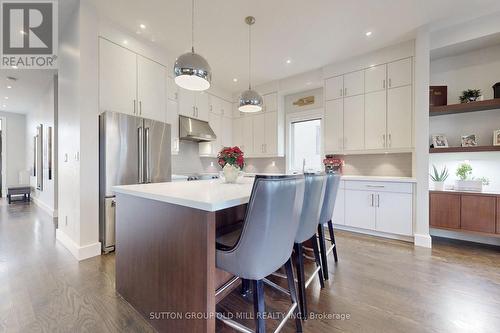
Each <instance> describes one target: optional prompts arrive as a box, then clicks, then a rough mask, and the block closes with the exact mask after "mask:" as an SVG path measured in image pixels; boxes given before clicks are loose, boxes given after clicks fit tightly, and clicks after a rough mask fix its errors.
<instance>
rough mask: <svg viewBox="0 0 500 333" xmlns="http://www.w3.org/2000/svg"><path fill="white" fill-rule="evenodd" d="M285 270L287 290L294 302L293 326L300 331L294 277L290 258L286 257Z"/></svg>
mask: <svg viewBox="0 0 500 333" xmlns="http://www.w3.org/2000/svg"><path fill="white" fill-rule="evenodd" d="M285 271H286V277H287V282H288V290H289V291H290V298H291V299H292V304H296V305H297V306H295V309H294V310H293V314H294V315H295V328H296V330H297V332H299V333H302V321H301V320H300V311H299V306H298V302H297V291H296V290H295V278H294V276H293V269H292V258H290V259H288V261H287V262H286V263H285Z"/></svg>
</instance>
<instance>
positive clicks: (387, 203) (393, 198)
mask: <svg viewBox="0 0 500 333" xmlns="http://www.w3.org/2000/svg"><path fill="white" fill-rule="evenodd" d="M375 202H376V206H377V219H376V230H378V231H382V232H388V233H391V234H398V235H406V236H411V235H413V222H412V221H413V214H412V205H413V198H412V195H411V194H410V193H390V192H381V193H377V194H376V200H375Z"/></svg>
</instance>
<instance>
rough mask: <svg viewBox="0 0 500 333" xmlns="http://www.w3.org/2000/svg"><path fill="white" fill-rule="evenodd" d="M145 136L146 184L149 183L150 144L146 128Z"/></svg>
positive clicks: (147, 128)
mask: <svg viewBox="0 0 500 333" xmlns="http://www.w3.org/2000/svg"><path fill="white" fill-rule="evenodd" d="M145 136H146V183H151V170H150V165H149V164H150V158H151V152H150V144H149V127H146V130H145Z"/></svg>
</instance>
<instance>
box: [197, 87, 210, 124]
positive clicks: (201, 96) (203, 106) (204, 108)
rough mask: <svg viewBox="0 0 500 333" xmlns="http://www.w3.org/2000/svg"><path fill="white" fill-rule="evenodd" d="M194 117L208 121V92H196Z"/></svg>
mask: <svg viewBox="0 0 500 333" xmlns="http://www.w3.org/2000/svg"><path fill="white" fill-rule="evenodd" d="M195 95H196V118H198V119H200V120H204V121H208V114H209V109H210V102H209V96H210V95H209V94H207V93H206V92H196V93H195Z"/></svg>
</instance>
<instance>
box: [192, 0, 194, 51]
mask: <svg viewBox="0 0 500 333" xmlns="http://www.w3.org/2000/svg"><path fill="white" fill-rule="evenodd" d="M191 52H192V53H194V0H192V1H191Z"/></svg>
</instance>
